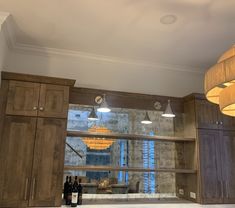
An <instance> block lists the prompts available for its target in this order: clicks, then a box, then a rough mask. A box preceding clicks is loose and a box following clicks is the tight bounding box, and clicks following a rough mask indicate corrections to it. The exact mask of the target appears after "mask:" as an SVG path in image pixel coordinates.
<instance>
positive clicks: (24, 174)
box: [0, 72, 75, 207]
mask: <svg viewBox="0 0 235 208" xmlns="http://www.w3.org/2000/svg"><path fill="white" fill-rule="evenodd" d="M2 79H3V80H2V88H1V96H2V99H1V103H0V107H1V109H0V110H1V115H3V116H2V117H1V120H0V129H2V130H1V131H0V207H28V206H29V207H34V206H35V207H38V206H60V205H61V190H62V177H63V163H64V148H65V147H64V146H65V137H66V123H67V112H68V105H69V89H70V86H73V85H74V83H75V81H74V80H67V79H59V78H48V77H42V76H33V75H23V74H15V73H7V72H3V73H2Z"/></svg>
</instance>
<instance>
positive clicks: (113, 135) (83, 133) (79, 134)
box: [67, 131, 195, 142]
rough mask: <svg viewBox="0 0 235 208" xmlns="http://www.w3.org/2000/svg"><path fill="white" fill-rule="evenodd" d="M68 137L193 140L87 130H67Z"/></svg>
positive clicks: (189, 139)
mask: <svg viewBox="0 0 235 208" xmlns="http://www.w3.org/2000/svg"><path fill="white" fill-rule="evenodd" d="M67 136H69V137H97V138H99V137H101V138H112V139H129V140H153V141H169V142H185V141H191V142H192V141H195V138H184V137H174V136H149V135H141V134H120V133H105V134H104V133H98V132H88V131H67Z"/></svg>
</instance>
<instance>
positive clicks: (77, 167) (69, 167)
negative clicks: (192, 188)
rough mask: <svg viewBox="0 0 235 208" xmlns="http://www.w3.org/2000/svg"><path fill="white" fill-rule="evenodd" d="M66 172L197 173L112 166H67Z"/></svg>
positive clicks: (170, 169) (171, 169) (192, 171)
mask: <svg viewBox="0 0 235 208" xmlns="http://www.w3.org/2000/svg"><path fill="white" fill-rule="evenodd" d="M64 170H90V171H97V170H99V171H101V170H107V171H131V172H170V173H192V174H194V173H197V171H196V170H193V169H174V168H130V167H112V166H92V165H91V166H65V167H64Z"/></svg>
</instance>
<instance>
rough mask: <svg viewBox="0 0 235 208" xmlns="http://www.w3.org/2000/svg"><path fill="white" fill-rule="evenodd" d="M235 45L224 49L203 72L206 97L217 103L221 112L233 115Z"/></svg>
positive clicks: (234, 112) (234, 103)
mask: <svg viewBox="0 0 235 208" xmlns="http://www.w3.org/2000/svg"><path fill="white" fill-rule="evenodd" d="M234 84H235V46H233V47H232V48H231V49H229V50H228V51H226V52H225V53H224V54H223V55H222V56H221V57H220V58H219V60H218V62H217V63H216V64H215V65H214V66H213V67H211V68H210V69H209V70H208V71H207V72H206V74H205V81H204V88H205V94H206V98H207V99H208V100H209V101H210V102H212V103H215V104H219V106H220V110H221V112H222V113H224V114H226V115H230V116H235V107H234V105H235V99H233V98H232V96H234V95H235V93H234V90H235V87H233V85H234Z"/></svg>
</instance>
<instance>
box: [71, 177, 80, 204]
mask: <svg viewBox="0 0 235 208" xmlns="http://www.w3.org/2000/svg"><path fill="white" fill-rule="evenodd" d="M77 203H78V182H77V176H75V180H74V183H73V189H72V200H71V207H77Z"/></svg>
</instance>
